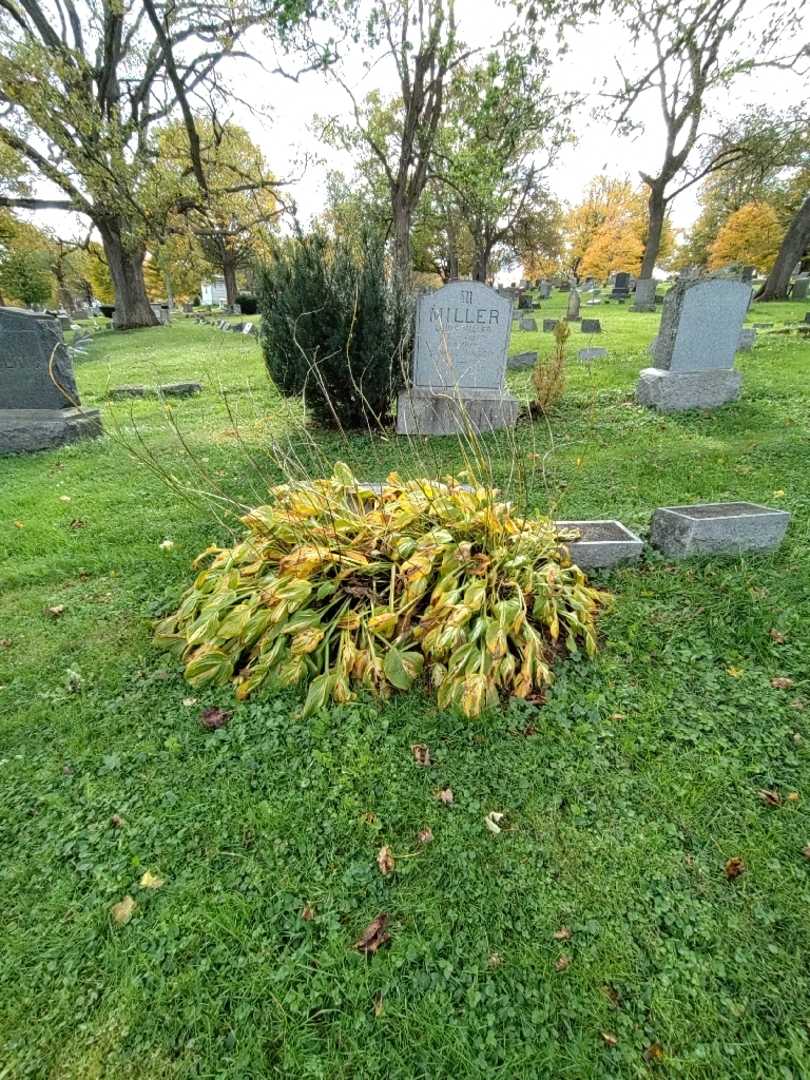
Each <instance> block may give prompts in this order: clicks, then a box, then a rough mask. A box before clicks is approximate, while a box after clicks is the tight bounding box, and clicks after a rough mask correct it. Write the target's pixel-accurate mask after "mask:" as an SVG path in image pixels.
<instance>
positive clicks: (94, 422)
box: [0, 308, 101, 454]
mask: <svg viewBox="0 0 810 1080" xmlns="http://www.w3.org/2000/svg"><path fill="white" fill-rule="evenodd" d="M100 434H101V422H100V420H99V413H98V410H97V409H90V410H85V409H82V408H81V407H80V405H79V392H78V390H77V388H76V381H75V379H74V377H73V365H72V363H71V360H70V354H69V353H68V351H67V349H66V348H65V346H64V344H63V342H62V336H61V330H60V328H59V325H58V322H57V320H55V319H53V318H51V317H50V316H44V315H37V314H33V313H31V312H28V311H23V310H21V309H19V308H0V454H14V453H23V452H26V451H31V450H44V449H47V448H48V447H52V446H61V445H63V444H64V443H69V442H77V441H78V440H79V439H83V438H89V437H93V436H96V435H100Z"/></svg>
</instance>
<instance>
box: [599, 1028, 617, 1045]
mask: <svg viewBox="0 0 810 1080" xmlns="http://www.w3.org/2000/svg"><path fill="white" fill-rule="evenodd" d="M601 1035H602V1041H603V1042H604V1044H605V1046H618V1044H619V1038H618V1036H617V1035H614V1034H613V1032H612V1031H603V1032H601Z"/></svg>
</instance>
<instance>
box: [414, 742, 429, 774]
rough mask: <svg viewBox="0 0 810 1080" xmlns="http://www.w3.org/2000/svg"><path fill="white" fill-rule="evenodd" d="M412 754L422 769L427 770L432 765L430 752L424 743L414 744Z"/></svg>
mask: <svg viewBox="0 0 810 1080" xmlns="http://www.w3.org/2000/svg"><path fill="white" fill-rule="evenodd" d="M411 753H412V754H413V760H414V761H415V762H416V764H417V765H421V766H422V768H424V769H426V768H428V766H429V765H430V764H431V761H430V750H429V749H428V747H427V746H425V744H424V743H414V744H413V746H412V747H411Z"/></svg>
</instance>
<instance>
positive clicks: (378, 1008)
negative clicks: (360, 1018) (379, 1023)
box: [374, 994, 385, 1016]
mask: <svg viewBox="0 0 810 1080" xmlns="http://www.w3.org/2000/svg"><path fill="white" fill-rule="evenodd" d="M384 1011H385V1000H384V998H383V996H382V994H377V996H376V997H375V998H374V1015H375V1016H382V1014H383V1012H384Z"/></svg>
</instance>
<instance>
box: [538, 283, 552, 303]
mask: <svg viewBox="0 0 810 1080" xmlns="http://www.w3.org/2000/svg"><path fill="white" fill-rule="evenodd" d="M539 292H540V299H541V300H548V298H549V297H550V296H551V285H550V284H549V283H548V282H547V281H541V282H540V287H539Z"/></svg>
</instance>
